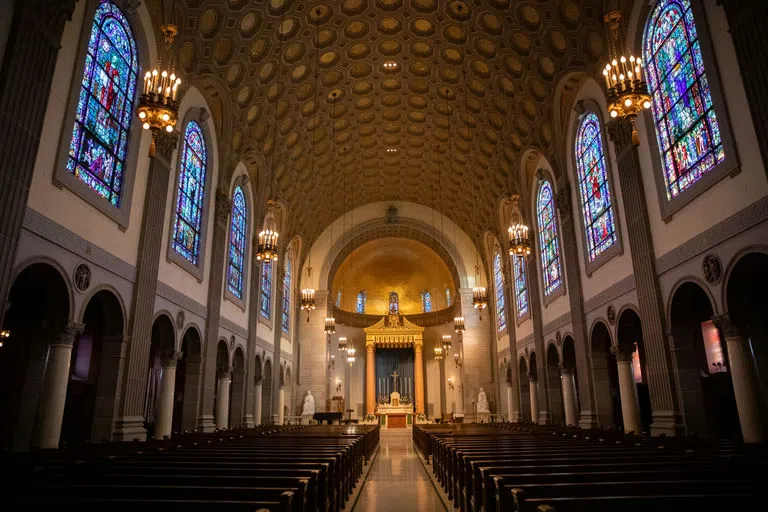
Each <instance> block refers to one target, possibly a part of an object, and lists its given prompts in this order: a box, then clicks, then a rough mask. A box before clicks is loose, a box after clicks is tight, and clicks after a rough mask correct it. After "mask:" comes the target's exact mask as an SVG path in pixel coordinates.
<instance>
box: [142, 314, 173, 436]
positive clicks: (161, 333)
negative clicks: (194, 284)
mask: <svg viewBox="0 0 768 512" xmlns="http://www.w3.org/2000/svg"><path fill="white" fill-rule="evenodd" d="M175 350H176V326H175V325H174V323H173V320H172V319H171V316H170V315H168V314H166V313H158V314H157V315H156V316H155V320H154V322H152V337H151V341H150V345H149V360H148V361H147V364H148V366H149V369H148V372H147V396H146V402H145V409H144V418H145V421H146V425H147V439H151V438H152V437H154V434H155V430H156V427H157V420H158V413H159V406H160V400H159V399H160V385H161V383H162V378H163V364H162V362H163V360H164V359H165V358H166V357H169V356H170V355H171V354H172V353H173V352H174V351H175Z"/></svg>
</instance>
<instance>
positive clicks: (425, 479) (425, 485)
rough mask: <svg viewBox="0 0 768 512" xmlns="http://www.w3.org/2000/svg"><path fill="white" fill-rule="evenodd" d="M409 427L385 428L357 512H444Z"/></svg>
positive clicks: (357, 505)
mask: <svg viewBox="0 0 768 512" xmlns="http://www.w3.org/2000/svg"><path fill="white" fill-rule="evenodd" d="M411 436H412V433H411V430H410V429H391V430H390V429H382V431H381V441H380V445H379V455H378V456H377V457H376V460H374V461H373V467H371V471H370V473H368V478H367V479H366V481H365V483H364V484H363V488H362V489H361V490H360V496H359V498H358V500H357V503H356V504H355V508H354V509H353V510H354V511H355V512H358V511H359V512H362V511H369V510H370V511H376V512H389V511H392V512H407V511H410V510H418V511H419V512H422V511H423V512H438V511H439V512H444V511H445V507H443V503H442V501H441V500H440V496H439V495H438V494H437V491H436V490H435V488H434V487H433V486H432V482H431V481H430V479H429V476H428V475H427V473H426V472H425V470H424V466H422V464H421V462H420V461H419V458H418V455H416V451H415V450H416V449H415V448H414V446H413V441H412V437H411Z"/></svg>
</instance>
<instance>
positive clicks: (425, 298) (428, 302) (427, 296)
mask: <svg viewBox="0 0 768 512" xmlns="http://www.w3.org/2000/svg"><path fill="white" fill-rule="evenodd" d="M421 308H422V309H423V310H424V313H429V312H430V311H432V294H431V293H429V292H421Z"/></svg>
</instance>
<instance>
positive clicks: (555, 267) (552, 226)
mask: <svg viewBox="0 0 768 512" xmlns="http://www.w3.org/2000/svg"><path fill="white" fill-rule="evenodd" d="M536 217H537V219H538V221H539V252H540V253H541V273H542V276H543V280H544V294H545V295H550V294H551V293H552V292H554V291H555V290H556V289H557V288H558V287H559V286H560V285H561V284H563V276H562V272H561V267H560V242H559V240H558V235H557V216H556V214H555V201H554V197H553V192H552V185H551V184H550V183H549V182H548V181H542V182H541V186H540V187H539V195H538V197H537V198H536Z"/></svg>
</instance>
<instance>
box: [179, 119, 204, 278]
mask: <svg viewBox="0 0 768 512" xmlns="http://www.w3.org/2000/svg"><path fill="white" fill-rule="evenodd" d="M207 162H208V160H207V150H206V147H205V140H204V139H203V131H202V129H201V128H200V125H199V124H197V121H190V122H189V123H187V128H186V129H185V130H184V146H183V148H182V152H181V163H180V165H179V191H178V193H177V196H176V215H175V216H174V223H173V250H174V251H176V252H177V253H178V254H180V255H181V256H182V257H184V258H185V259H186V260H187V261H189V262H190V263H192V264H193V265H197V264H198V261H199V259H200V235H201V231H202V224H203V202H204V201H205V188H204V187H205V174H206V168H207Z"/></svg>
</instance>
